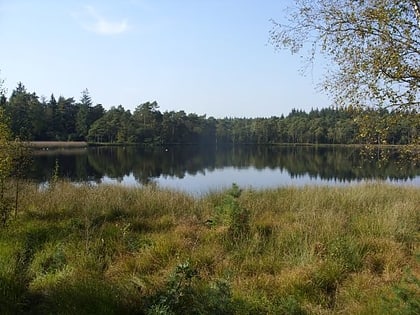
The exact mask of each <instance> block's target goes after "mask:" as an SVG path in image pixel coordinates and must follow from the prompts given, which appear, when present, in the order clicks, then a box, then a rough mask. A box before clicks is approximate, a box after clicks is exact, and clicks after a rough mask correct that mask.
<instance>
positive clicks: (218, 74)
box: [0, 0, 331, 118]
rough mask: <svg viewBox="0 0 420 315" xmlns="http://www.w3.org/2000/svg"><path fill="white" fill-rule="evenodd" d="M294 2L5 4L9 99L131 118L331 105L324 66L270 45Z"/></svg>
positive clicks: (2, 24) (2, 60) (4, 74)
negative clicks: (154, 109)
mask: <svg viewBox="0 0 420 315" xmlns="http://www.w3.org/2000/svg"><path fill="white" fill-rule="evenodd" d="M292 3H293V0H118V1H117V0H115V1H111V0H102V1H99V0H98V1H95V0H92V1H89V0H83V1H81V0H71V1H70V0H61V1H57V0H55V1H53V0H38V1H33V0H14V1H11V0H0V39H1V44H0V71H1V72H0V78H1V79H3V80H4V81H5V83H4V86H5V87H6V88H7V91H8V93H7V95H10V93H11V92H12V91H13V89H14V88H16V86H17V83H18V82H22V83H23V84H24V85H25V87H26V88H27V90H28V91H29V92H35V93H36V94H37V95H38V96H44V97H46V99H47V100H48V99H49V98H50V95H51V94H54V95H55V96H56V97H58V96H60V95H62V96H64V97H74V98H75V99H76V100H79V99H80V97H81V92H82V91H83V90H84V89H88V90H89V93H90V95H91V97H92V100H93V102H94V104H98V103H99V104H102V105H103V106H104V107H105V108H106V109H109V108H110V107H111V106H118V105H122V106H123V107H124V108H125V109H129V110H131V111H133V110H134V109H135V108H136V107H137V106H138V105H140V104H142V103H145V102H147V101H156V102H158V104H159V109H160V111H162V112H164V111H171V110H174V111H179V110H184V111H185V112H186V113H196V114H199V115H204V114H206V115H207V116H208V117H209V116H213V117H216V118H222V117H270V116H280V115H282V114H283V115H287V114H288V113H289V112H290V111H291V110H292V109H293V108H296V109H302V110H306V111H309V110H310V109H311V108H322V107H327V106H330V105H331V102H330V100H329V99H328V98H327V96H326V95H325V94H322V93H320V92H318V89H317V84H318V83H319V82H320V80H321V78H322V69H323V65H322V64H315V67H314V69H313V70H312V71H310V72H308V73H306V74H305V75H302V71H301V70H302V68H303V66H304V64H303V62H302V60H301V57H300V56H299V55H291V54H290V52H289V51H275V49H274V48H273V46H272V45H270V44H269V31H270V30H271V28H272V26H273V24H272V22H271V21H270V20H271V19H274V20H276V21H284V17H285V15H286V13H285V10H286V9H287V7H288V6H290V5H292Z"/></svg>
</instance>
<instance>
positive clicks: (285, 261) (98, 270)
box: [0, 182, 420, 314]
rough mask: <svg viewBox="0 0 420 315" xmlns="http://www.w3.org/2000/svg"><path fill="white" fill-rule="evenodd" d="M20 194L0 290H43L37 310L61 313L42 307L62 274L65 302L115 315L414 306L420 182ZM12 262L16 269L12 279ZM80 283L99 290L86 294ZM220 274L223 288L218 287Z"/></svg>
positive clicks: (1, 245) (2, 239) (27, 293)
mask: <svg viewBox="0 0 420 315" xmlns="http://www.w3.org/2000/svg"><path fill="white" fill-rule="evenodd" d="M22 195H23V196H24V198H23V200H22V202H21V207H22V209H25V210H24V211H22V212H21V214H20V216H19V217H18V218H17V219H16V220H15V221H11V222H10V223H9V225H8V226H7V227H5V228H3V233H2V235H1V236H0V252H1V255H2V257H5V259H3V260H2V262H0V279H9V278H10V279H14V281H21V282H22V285H21V286H17V288H13V287H10V286H9V287H7V288H6V287H3V288H2V290H3V291H2V290H0V292H6V291H8V290H10V291H13V290H15V292H18V293H19V294H20V296H23V297H26V300H25V298H23V301H22V300H19V298H18V297H17V296H18V294H15V295H13V294H12V297H8V296H6V295H4V296H3V297H1V296H0V306H1V305H2V304H3V305H4V303H6V302H7V303H10V302H11V301H12V302H13V301H17V302H19V303H21V304H19V305H25V303H28V301H31V299H32V298H33V297H34V296H38V297H39V296H40V297H41V298H40V299H39V300H38V304H36V305H35V309H39V310H45V308H46V309H47V310H48V311H49V312H57V311H59V310H60V309H59V307H58V306H57V307H58V308H54V307H55V306H54V307H53V306H51V304H54V303H56V302H57V300H56V299H57V298H58V297H60V298H62V297H63V296H61V295H58V296H56V295H54V294H53V293H52V292H56V291H57V290H58V291H59V290H62V289H63V285H65V284H66V283H67V282H70V283H71V284H72V286H74V288H75V289H77V290H79V291H78V292H79V293H78V294H76V293H75V292H73V291H71V292H69V291H66V290H64V291H63V292H65V293H63V294H64V295H65V296H67V297H68V299H69V300H68V303H67V304H66V305H67V306H68V307H69V308H70V307H72V308H73V309H80V310H81V311H83V306H81V305H80V303H79V302H77V301H76V300H75V299H76V298H78V299H79V298H80V294H85V295H91V298H96V299H98V301H101V302H100V303H105V304H106V303H110V306H109V307H110V309H113V310H115V308H116V310H117V311H118V312H121V313H135V312H139V310H140V313H142V312H146V313H147V312H149V313H150V312H151V310H152V309H153V310H156V309H160V310H162V309H166V311H167V313H166V314H170V312H169V310H172V312H174V313H188V308H187V310H186V309H185V308H183V303H187V304H186V305H187V306H188V305H189V306H190V309H189V310H190V313H194V310H195V311H196V313H197V312H198V313H200V312H201V313H203V312H204V313H209V314H210V313H215V312H216V313H217V312H219V311H220V309H219V311H216V309H217V307H219V308H220V307H222V306H223V307H225V309H223V312H222V311H220V312H222V313H234V314H251V313H254V314H255V313H257V314H267V313H268V314H270V313H271V314H293V313H294V314H365V313H373V314H379V313H387V312H388V313H389V312H391V313H392V312H394V313H395V312H397V313H398V312H399V313H401V314H404V313H407V314H409V312H410V311H416V310H417V309H416V307H418V304H417V305H416V303H415V296H416V294H418V293H419V287H418V279H419V276H420V268H419V261H418V257H419V255H420V249H419V236H420V235H419V226H420V211H419V210H420V209H419V205H420V190H419V188H415V187H396V186H390V185H382V184H371V185H360V186H359V185H355V186H350V187H346V188H331V187H329V188H328V187H304V188H280V189H274V190H264V191H244V192H242V193H240V192H239V193H238V191H237V190H235V187H234V188H232V190H231V191H227V192H224V193H218V194H211V195H208V196H206V197H203V198H201V199H194V198H192V197H190V196H188V195H184V194H182V193H178V192H172V191H169V190H159V189H156V188H153V187H146V188H142V189H137V188H126V187H118V186H106V185H104V186H99V187H92V186H80V187H75V186H73V185H71V184H69V183H65V182H63V183H58V184H57V185H55V186H54V188H53V189H51V190H45V191H39V190H38V189H37V188H36V187H35V186H31V185H29V186H27V187H25V188H24V192H23V193H22ZM16 257H21V258H20V261H21V264H20V265H19V264H17V265H16V264H15V263H16ZM416 257H417V258H416ZM180 266H182V268H183V269H182V268H181V269H180ZM19 268H21V269H19ZM11 269H13V270H11ZM17 269H19V270H20V271H19V270H18V271H19V272H20V273H21V274H23V275H24V277H22V278H19V277H18V278H13V277H16V274H17V273H16V272H17ZM190 269H191V270H193V271H194V273H191V274H189V273H188V272H190V271H191V270H190ZM176 270H178V271H176ZM179 270H181V271H179ZM188 275H191V279H190V278H188ZM182 277H185V278H182ZM413 277H414V279H417V285H416V282H415V281H414V284H413V281H412V280H410V279H412V278H413ZM86 279H90V280H92V283H94V284H95V285H96V286H99V287H95V285H94V286H93V288H94V290H93V293H92V292H91V291H92V286H91V285H89V286H87V287H86V286H85V282H86ZM220 281H222V282H223V283H227V285H228V286H229V288H230V292H231V296H229V295H227V293H224V294H221V292H225V291H223V290H222V289H221V288H222V287H223V286H222V287H218V286H217V285H219V284H218V283H220ZM0 286H1V285H0ZM70 287H71V286H70ZM103 288H108V289H107V290H108V291H109V292H113V293H112V294H116V295H117V296H119V297H120V298H119V299H117V300H116V299H115V298H111V297H110V296H109V295H108V291H106V290H105V291H103ZM19 290H20V291H19ZM89 290H90V291H89ZM401 290H402V291H403V294H400V293H399V292H401ZM404 290H405V291H404ZM60 292H61V291H60ZM222 296H224V299H228V300H223V301H222V300H221V299H222ZM403 296H407V297H408V298H407V299H408V300H404V298H402V297H403ZM21 299H22V298H21ZM72 299H73V300H72ZM186 299H187V300H186ZM17 302H16V303H17ZM98 303H99V302H98ZM165 303H166V304H165ZM16 305H18V304H16ZM197 305H198V306H197ZM67 306H63V307H64V308H65V307H67ZM184 306H185V305H184ZM98 307H99V306H98ZM199 307H202V308H199ZM98 309H100V310H102V308H101V307H99V308H98ZM197 309H201V311H200V312H199V311H197ZM203 309H205V310H207V311H202V310H203ZM181 310H182V312H181ZM211 310H212V311H211ZM11 312H12V313H13V309H12V311H11ZM64 312H65V311H64ZM163 314H165V313H163Z"/></svg>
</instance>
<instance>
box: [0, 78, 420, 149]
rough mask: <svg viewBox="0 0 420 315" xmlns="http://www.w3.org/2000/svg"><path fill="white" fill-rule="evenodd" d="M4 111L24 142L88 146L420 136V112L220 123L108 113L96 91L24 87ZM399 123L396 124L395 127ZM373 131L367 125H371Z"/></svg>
mask: <svg viewBox="0 0 420 315" xmlns="http://www.w3.org/2000/svg"><path fill="white" fill-rule="evenodd" d="M0 106H1V107H2V108H3V111H4V114H5V116H6V117H7V119H8V122H9V125H10V130H11V133H12V136H13V137H15V138H19V139H21V140H24V141H88V142H94V143H135V144H153V145H167V144H275V143H311V144H359V143H369V144H372V143H375V144H399V145H405V144H410V143H413V142H415V139H418V138H419V137H420V113H419V111H418V110H416V109H413V108H411V109H396V110H393V111H390V110H387V109H383V108H382V109H381V108H375V109H372V108H360V107H352V106H347V107H337V108H332V107H330V108H322V109H312V110H310V111H309V112H305V111H303V110H297V109H293V110H292V111H291V112H290V113H289V114H288V115H287V116H284V115H281V116H273V117H269V118H262V117H260V118H232V117H225V118H214V117H207V116H206V115H197V114H195V113H188V114H187V113H186V112H185V111H183V110H180V111H165V112H161V111H160V110H159V106H158V104H157V103H156V102H146V103H143V104H140V105H138V106H137V107H136V108H135V109H134V111H133V112H131V111H130V110H126V109H124V107H123V106H121V105H120V106H117V107H111V108H110V109H109V110H106V109H105V108H104V107H103V106H102V105H101V104H97V105H93V102H92V99H91V96H90V94H89V91H88V90H87V89H86V90H84V91H82V93H81V97H80V99H79V100H78V101H76V100H75V98H74V97H70V98H66V97H64V96H60V97H58V99H56V98H55V96H54V95H51V97H50V99H46V98H45V97H38V96H37V95H36V93H34V92H33V93H30V92H28V91H27V89H26V88H25V86H24V85H23V84H22V83H18V85H17V87H16V88H15V89H14V90H13V91H12V93H11V95H10V97H9V98H8V99H7V98H6V96H5V95H4V93H3V95H2V96H1V99H0ZM395 122H396V123H395ZM366 126H367V128H366Z"/></svg>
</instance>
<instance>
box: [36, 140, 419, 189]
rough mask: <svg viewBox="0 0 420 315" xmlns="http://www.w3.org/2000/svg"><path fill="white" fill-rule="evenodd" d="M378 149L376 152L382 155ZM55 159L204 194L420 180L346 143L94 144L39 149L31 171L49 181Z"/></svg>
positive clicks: (78, 169)
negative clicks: (146, 146) (229, 189)
mask: <svg viewBox="0 0 420 315" xmlns="http://www.w3.org/2000/svg"><path fill="white" fill-rule="evenodd" d="M378 156H379V155H378ZM57 162H58V166H59V171H58V175H59V177H63V178H67V179H69V180H70V181H73V182H91V183H97V184H100V183H121V184H124V185H136V186H141V185H144V184H149V183H155V184H157V185H158V186H160V187H167V188H172V189H177V190H182V191H186V192H188V193H192V194H201V193H206V192H209V191H214V190H219V189H223V188H226V187H230V186H231V185H232V183H236V184H238V185H239V186H241V187H253V188H268V187H278V186H285V185H295V186H301V185H325V184H326V185H331V186H333V185H345V184H350V183H358V182H365V181H371V180H385V181H388V182H392V183H396V184H409V185H416V186H420V169H419V168H418V167H417V168H415V167H414V166H412V165H411V163H400V162H397V161H396V160H395V159H392V158H388V159H386V160H381V159H379V158H378V159H370V160H366V159H363V158H361V155H360V151H359V150H358V149H355V148H345V147H328V148H325V147H302V146H295V147H294V146H258V147H256V146H241V147H229V148H211V149H210V148H202V147H198V146H182V147H181V146H179V147H178V146H173V147H168V148H160V147H159V148H154V149H144V148H140V147H132V146H128V147H89V148H85V149H58V150H48V151H45V150H44V151H36V152H35V154H34V160H33V166H32V170H31V171H30V172H29V173H28V177H29V178H31V179H33V180H36V181H38V182H40V183H45V182H48V180H49V179H50V178H51V176H52V175H53V174H54V168H55V165H56V163H57Z"/></svg>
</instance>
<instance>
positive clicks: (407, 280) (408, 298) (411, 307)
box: [381, 270, 420, 315]
mask: <svg viewBox="0 0 420 315" xmlns="http://www.w3.org/2000/svg"><path fill="white" fill-rule="evenodd" d="M419 294H420V279H418V278H417V277H416V276H415V275H414V274H413V273H412V272H410V270H406V271H405V275H404V277H403V278H402V279H401V281H400V283H398V284H397V285H395V286H394V287H393V294H392V296H391V297H386V296H384V297H383V303H382V305H381V306H382V311H383V312H384V313H387V314H394V313H398V314H407V315H409V314H412V315H415V314H420V300H419V298H418V297H419Z"/></svg>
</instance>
